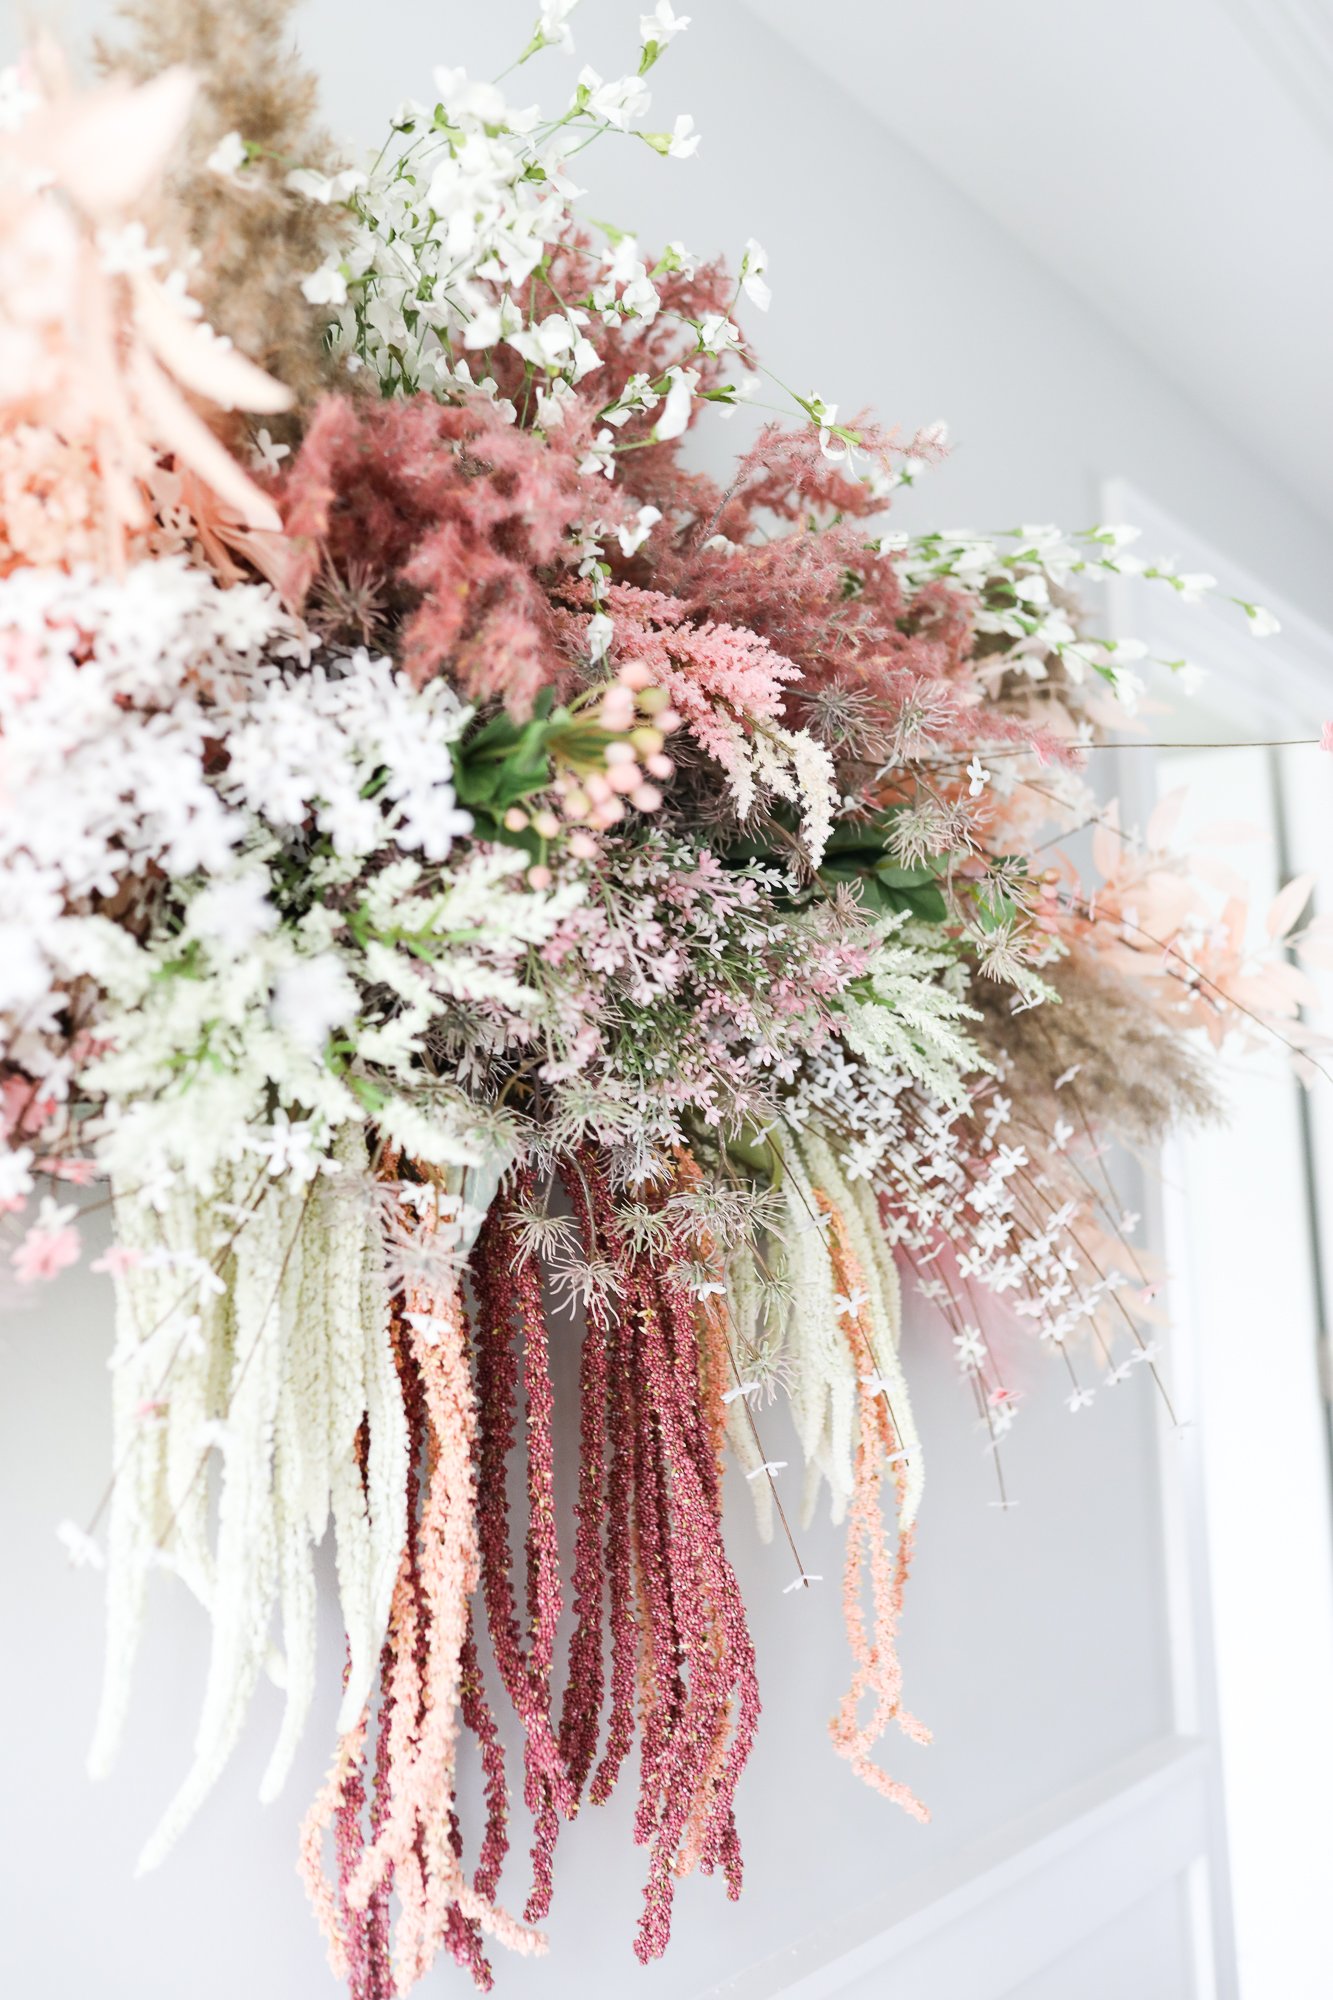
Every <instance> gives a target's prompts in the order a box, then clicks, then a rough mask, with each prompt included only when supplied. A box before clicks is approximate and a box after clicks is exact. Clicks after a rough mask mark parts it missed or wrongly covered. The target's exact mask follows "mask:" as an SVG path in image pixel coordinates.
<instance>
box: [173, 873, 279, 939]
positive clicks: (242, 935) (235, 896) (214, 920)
mask: <svg viewBox="0 0 1333 2000" xmlns="http://www.w3.org/2000/svg"><path fill="white" fill-rule="evenodd" d="M267 888H268V878H267V876H266V875H264V874H263V872H262V871H261V870H260V869H257V868H254V869H250V870H248V871H247V872H246V873H245V874H244V875H234V876H232V877H231V879H230V880H229V881H221V882H210V883H209V885H208V887H207V888H206V889H204V890H202V891H201V893H200V894H199V895H197V896H196V897H195V898H194V901H193V902H192V903H191V904H190V908H189V912H188V915H187V917H186V925H185V928H186V930H187V932H188V934H189V935H190V936H191V937H200V938H208V939H209V940H210V941H212V942H215V943H217V944H220V945H222V946H223V947H224V948H225V949H226V950H227V951H228V952H230V953H231V954H232V955H233V956H235V957H238V958H239V957H240V955H241V954H242V953H243V952H244V951H245V950H246V949H247V947H248V946H250V945H252V944H253V943H254V941H255V939H256V938H258V937H262V936H263V935H264V933H265V932H266V931H271V930H273V929H274V927H275V926H276V924H277V921H278V913H277V911H276V910H275V909H274V907H273V905H272V903H270V902H269V900H268V896H267V893H266V891H267Z"/></svg>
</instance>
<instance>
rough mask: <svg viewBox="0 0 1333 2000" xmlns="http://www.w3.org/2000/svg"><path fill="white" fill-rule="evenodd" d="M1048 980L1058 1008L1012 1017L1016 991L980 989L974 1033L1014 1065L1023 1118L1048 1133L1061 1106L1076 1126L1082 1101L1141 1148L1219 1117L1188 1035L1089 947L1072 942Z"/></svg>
mask: <svg viewBox="0 0 1333 2000" xmlns="http://www.w3.org/2000/svg"><path fill="white" fill-rule="evenodd" d="M1042 977H1043V979H1045V980H1046V981H1047V983H1048V984H1049V985H1050V986H1052V987H1053V988H1054V989H1055V992H1056V993H1057V994H1058V995H1059V1004H1056V1003H1051V1002H1048V1003H1047V1004H1045V1005H1043V1006H1040V1007H1032V1008H1028V1009H1026V1010H1024V1011H1023V1012H1022V1013H1018V1014H1015V1013H1012V1012H1011V1011H1010V1001H1011V998H1012V995H1011V994H1010V992H1009V991H1008V990H1007V989H1006V988H1004V987H1002V986H1000V985H998V984H996V983H995V982H994V981H988V980H984V979H983V980H978V981H977V984H976V987H975V989H974V994H973V997H974V999H975V1000H976V1002H977V1004H978V1005H979V1006H980V1008H981V1009H982V1015H983V1018H982V1020H981V1021H980V1022H979V1023H977V1024H976V1026H975V1027H974V1028H973V1031H972V1032H973V1035H974V1038H975V1039H976V1041H977V1042H978V1043H979V1044H980V1045H981V1047H982V1048H983V1049H984V1051H985V1053H986V1054H987V1055H988V1056H990V1057H991V1059H992V1060H993V1061H996V1062H999V1063H1001V1064H1002V1065H1004V1066H1006V1067H1007V1068H1009V1070H1010V1072H1011V1074H1012V1076H1013V1078H1014V1081H1015V1083H1016V1084H1018V1085H1020V1087H1021V1092H1022V1109H1023V1111H1024V1113H1025V1115H1028V1116H1031V1117H1034V1118H1035V1119H1036V1122H1038V1123H1039V1124H1044V1125H1045V1126H1046V1128H1047V1129H1049V1125H1050V1120H1051V1118H1052V1117H1054V1116H1055V1115H1056V1114H1057V1113H1058V1111H1060V1110H1061V1109H1063V1110H1064V1111H1065V1112H1066V1114H1067V1115H1068V1116H1070V1117H1071V1118H1074V1119H1075V1121H1076V1122H1077V1106H1078V1104H1079V1103H1084V1104H1088V1105H1095V1106H1096V1108H1097V1124H1098V1127H1099V1128H1100V1129H1103V1130H1109V1131H1112V1132H1114V1133H1115V1134H1116V1136H1117V1137H1118V1138H1121V1139H1124V1140H1126V1141H1128V1142H1129V1143H1130V1144H1131V1145H1137V1146H1154V1145H1157V1144H1159V1143H1160V1142H1161V1141H1162V1140H1163V1139H1164V1138H1165V1137H1166V1136H1167V1134H1168V1133H1169V1132H1170V1131H1172V1130H1173V1129H1176V1128H1178V1127H1179V1126H1181V1125H1199V1124H1203V1123H1206V1122H1208V1121H1210V1120H1212V1119H1215V1118H1218V1117H1220V1116H1221V1114H1222V1105H1221V1102H1220V1100H1219V1099H1218V1096H1217V1094H1216V1091H1215V1090H1214V1088H1213V1085H1212V1083H1211V1082H1210V1080H1209V1076H1208V1071H1207V1069H1206V1068H1205V1065H1204V1062H1203V1059H1202V1058H1201V1056H1200V1055H1198V1054H1196V1052H1195V1050H1194V1049H1193V1048H1192V1047H1191V1045H1190V1043H1189V1042H1188V1041H1187V1040H1186V1038H1185V1036H1184V1034H1183V1033H1180V1032H1177V1031H1175V1030H1173V1029H1172V1028H1171V1027H1170V1026H1168V1025H1167V1023H1166V1022H1164V1021H1163V1020H1162V1019H1161V1017H1160V1016H1159V1015H1156V1014H1154V1013H1153V1012H1152V1011H1151V1010H1150V1009H1149V1008H1148V1007H1146V1006H1145V1005H1144V1001H1143V996H1142V994H1141V993H1140V992H1138V991H1135V990H1133V989H1131V988H1130V987H1129V986H1127V985H1126V984H1125V983H1124V982H1123V981H1121V980H1119V979H1117V978H1116V977H1115V976H1114V975H1113V974H1111V973H1109V972H1108V971H1107V970H1106V969H1105V968H1104V967H1103V966H1101V965H1099V964H1098V962H1097V960H1096V958H1095V957H1094V956H1093V954H1092V953H1090V952H1087V951H1081V950H1079V949H1077V948H1075V949H1074V950H1073V951H1072V952H1071V954H1070V956H1069V957H1068V958H1065V959H1062V960H1060V962H1059V963H1058V964H1056V965H1054V966H1048V967H1046V968H1044V970H1043V972H1042ZM1070 1072H1073V1074H1072V1076H1071V1075H1070ZM1066 1077H1068V1078H1069V1086H1068V1087H1065V1088H1061V1089H1060V1091H1059V1094H1058V1095H1057V1082H1058V1080H1060V1079H1064V1078H1066ZM1071 1106H1073V1107H1074V1108H1073V1109H1072V1110H1071V1108H1070V1107H1071Z"/></svg>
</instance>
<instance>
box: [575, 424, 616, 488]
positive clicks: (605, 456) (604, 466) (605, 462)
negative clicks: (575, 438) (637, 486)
mask: <svg viewBox="0 0 1333 2000" xmlns="http://www.w3.org/2000/svg"><path fill="white" fill-rule="evenodd" d="M615 452H616V434H615V432H614V431H613V430H611V429H609V428H608V427H607V426H606V425H605V424H604V425H603V426H602V428H601V430H599V431H598V433H597V436H596V438H595V439H594V440H593V442H592V443H591V444H590V445H589V446H588V449H587V451H586V452H585V453H584V454H583V457H582V458H581V459H580V460H579V472H580V474H581V475H582V477H583V478H585V479H590V478H594V477H595V476H596V475H597V473H599V472H600V473H603V474H604V475H605V476H606V478H608V479H614V478H615V474H616V457H615Z"/></svg>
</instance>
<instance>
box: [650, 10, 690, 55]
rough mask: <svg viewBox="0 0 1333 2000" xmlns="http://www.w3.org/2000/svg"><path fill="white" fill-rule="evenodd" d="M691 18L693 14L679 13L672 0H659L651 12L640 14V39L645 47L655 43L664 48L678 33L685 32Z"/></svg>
mask: <svg viewBox="0 0 1333 2000" xmlns="http://www.w3.org/2000/svg"><path fill="white" fill-rule="evenodd" d="M691 19H692V16H691V15H689V14H677V13H676V12H675V10H674V9H673V7H672V5H671V0H657V6H656V8H655V9H654V11H653V12H652V13H651V14H640V16H639V39H640V41H641V42H642V43H643V45H644V47H645V48H649V47H652V46H653V45H654V44H655V45H656V46H657V47H658V48H659V49H664V48H665V47H666V45H667V43H668V42H670V41H674V40H675V38H676V36H677V35H683V34H684V32H685V30H686V29H687V28H688V27H689V25H690V21H691Z"/></svg>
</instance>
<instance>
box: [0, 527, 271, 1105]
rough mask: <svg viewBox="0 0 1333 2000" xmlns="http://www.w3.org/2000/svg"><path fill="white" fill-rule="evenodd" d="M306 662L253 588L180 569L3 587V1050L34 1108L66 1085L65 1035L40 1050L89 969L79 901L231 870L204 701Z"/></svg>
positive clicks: (225, 808)
mask: <svg viewBox="0 0 1333 2000" xmlns="http://www.w3.org/2000/svg"><path fill="white" fill-rule="evenodd" d="M303 649H304V641H303V639H302V636H301V634H300V632H299V630H298V628H297V627H296V626H295V624H294V623H293V621H292V620H291V619H290V618H289V617H288V616H287V614H286V613H285V612H284V611H283V609H282V607H281V605H280V604H279V602H278V600H277V598H276V597H275V596H274V594H273V593H272V592H271V591H270V590H269V589H268V588H267V587H266V586H264V585H260V584H255V585H238V586H237V587H235V588H234V589H231V590H223V589H220V588H219V587H218V585H217V584H216V583H215V582H214V581H213V579H212V577H211V576H210V575H209V574H208V573H207V572H205V571H203V570H200V569H196V568H192V567H190V566H189V564H188V563H187V562H186V561H185V560H184V559H183V558H180V557H162V558H160V559H158V560H156V561H154V562H151V563H140V564H136V565H134V566H132V567H131V568H130V569H129V570H128V571H127V572H126V574H125V575H124V576H122V577H119V578H114V577H101V576H95V575H93V574H92V573H91V572H90V571H86V570H76V571H74V572H73V573H67V572H64V571H61V570H56V569H16V570H14V571H13V572H12V573H11V574H10V575H9V576H8V577H6V578H5V579H4V580H3V581H2V582H0V790H2V791H3V795H4V804H5V809H4V812H3V814H0V1036H2V1037H3V1040H2V1041H0V1047H2V1048H3V1050H4V1052H5V1053H7V1054H8V1055H9V1057H10V1058H11V1059H12V1060H13V1061H15V1062H16V1063H18V1064H20V1065H21V1066H22V1067H23V1068H24V1069H25V1070H26V1071H27V1072H28V1074H29V1075H32V1076H34V1077H37V1078H40V1079H41V1081H42V1084H43V1087H44V1089H45V1090H46V1091H47V1092H48V1093H49V1094H51V1095H53V1096H56V1097H63V1095H64V1094H65V1089H66V1087H67V1084H68V1081H69V1078H68V1075H67V1072H66V1065H67V1062H68V1043H67V1038H65V1037H63V1036H61V1037H57V1038H54V1040H53V1047H54V1048H59V1049H61V1050H62V1051H63V1053H62V1054H60V1055H55V1054H53V1053H51V1052H50V1051H49V1050H48V1049H47V1047H46V1044H45V1036H46V1033H47V1030H48V1029H49V1028H51V1026H52V1025H53V1022H54V1018H55V1015H56V1014H57V1013H58V1011H59V1009H60V1007H61V1006H62V1005H63V1004H64V1002H65V1000H66V998H67V995H66V993H65V992H64V991H63V990H62V982H67V981H68V980H70V979H71V978H76V977H77V976H78V975H79V974H80V973H81V972H83V971H86V970H87V963H86V954H87V947H88V937H87V932H88V928H89V923H88V920H85V919H84V918H83V916H82V914H81V913H82V911H83V909H84V907H85V906H86V903H87V900H88V899H89V898H91V897H92V896H94V895H98V896H103V897H105V896H110V895H112V894H113V893H114V892H115V890H116V888H117V885H118V884H122V883H125V882H126V881H127V880H129V881H133V880H134V878H136V877H139V878H143V877H144V876H146V874H147V872H148V871H149V870H153V871H159V872H160V873H162V874H165V875H166V876H168V877H175V878H182V877H188V876H191V875H194V874H196V873H199V872H201V871H225V870H226V869H228V868H229V867H230V866H231V864H232V858H233V855H234V853H235V850H236V848H237V846H238V845H239V843H240V841H241V840H242V838H243V837H244V834H245V821H244V819H243V818H242V817H241V816H240V815H239V814H238V813H236V812H235V811H234V810H233V809H232V808H231V807H230V805H229V804H228V803H227V801H226V800H224V799H223V797H222V796H221V795H220V794H219V792H218V790H217V788H216V787H215V785H214V784H213V783H212V782H211V781H210V779H209V776H208V773H207V769H206V763H207V749H208V743H209V738H210V723H209V717H208V713H207V706H206V697H207V696H208V694H209V692H210V691H211V690H216V689H219V688H223V687H225V686H227V685H229V684H230V683H232V682H233V681H234V680H235V679H236V677H237V676H240V677H241V678H242V679H248V678H249V677H250V675H251V674H252V673H253V672H254V671H256V670H257V668H258V665H259V662H260V659H261V657H262V656H263V655H264V654H266V653H267V654H269V655H273V656H277V657H282V656H283V655H284V654H286V655H291V656H296V655H299V654H301V653H302V652H303ZM122 935H124V934H122ZM126 943H127V947H128V939H126Z"/></svg>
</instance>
